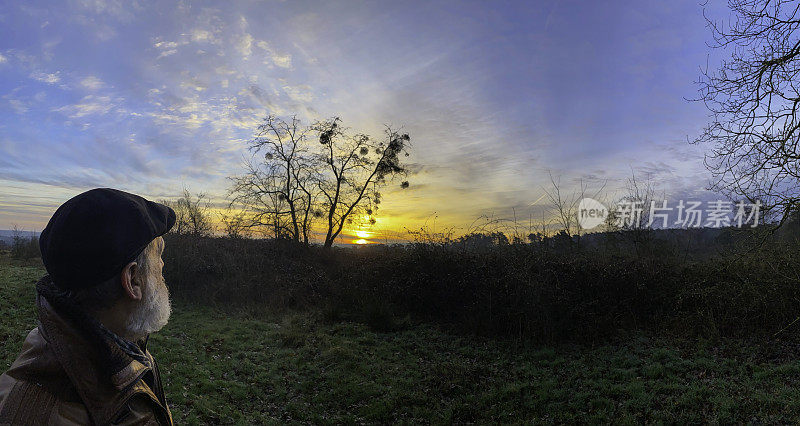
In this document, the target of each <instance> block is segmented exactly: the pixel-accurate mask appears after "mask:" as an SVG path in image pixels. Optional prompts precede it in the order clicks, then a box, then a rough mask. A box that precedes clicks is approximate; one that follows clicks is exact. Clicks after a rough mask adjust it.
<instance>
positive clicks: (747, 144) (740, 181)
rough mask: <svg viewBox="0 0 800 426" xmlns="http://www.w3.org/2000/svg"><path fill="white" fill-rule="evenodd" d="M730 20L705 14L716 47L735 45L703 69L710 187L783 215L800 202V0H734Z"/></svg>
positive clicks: (701, 82)
mask: <svg viewBox="0 0 800 426" xmlns="http://www.w3.org/2000/svg"><path fill="white" fill-rule="evenodd" d="M728 6H729V8H730V9H731V11H732V12H733V14H734V19H733V20H732V21H731V22H729V24H728V25H725V24H724V23H719V22H715V21H712V20H711V19H708V18H706V19H707V22H708V25H709V27H710V28H711V30H712V33H713V38H714V42H713V43H712V44H711V46H712V47H713V48H717V49H731V50H732V53H731V56H730V58H729V59H727V60H725V61H723V62H722V64H721V65H720V67H719V68H718V69H716V70H712V71H709V70H705V71H703V73H702V76H701V78H700V80H699V81H698V84H699V92H700V96H699V99H698V100H700V101H702V102H704V103H705V105H706V107H707V108H708V109H709V111H710V112H711V117H712V119H711V122H710V124H708V126H707V127H706V128H705V129H704V131H703V132H702V134H701V135H700V136H699V137H697V138H696V139H695V140H694V142H695V143H708V144H710V145H711V146H712V148H711V151H710V152H709V153H708V154H707V156H706V166H707V167H708V169H709V170H710V171H711V172H712V175H713V180H712V183H711V187H712V189H714V190H718V191H721V192H722V193H724V194H726V195H727V196H728V197H730V198H731V199H736V198H740V197H744V198H746V199H747V200H749V201H750V202H755V201H756V200H759V201H760V202H761V203H762V208H763V209H765V210H767V211H770V210H772V211H775V212H777V213H778V215H779V216H780V217H781V221H783V220H785V219H786V218H787V216H788V214H789V212H790V211H791V210H792V207H793V206H794V205H796V204H797V203H798V200H800V150H798V141H799V140H800V117H799V116H798V112H799V111H798V106H799V105H800V86H799V85H798V83H799V82H798V75H800V74H799V73H800V34H798V32H797V30H798V27H800V15H798V12H799V11H800V5H799V4H798V3H797V2H796V1H785V0H766V1H764V0H729V1H728Z"/></svg>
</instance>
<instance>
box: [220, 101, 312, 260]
mask: <svg viewBox="0 0 800 426" xmlns="http://www.w3.org/2000/svg"><path fill="white" fill-rule="evenodd" d="M308 135H309V129H308V128H307V127H305V126H303V125H302V124H301V123H300V120H298V119H297V117H291V118H290V119H288V120H284V119H281V118H279V117H276V116H274V115H269V116H267V117H266V118H265V119H264V122H263V123H262V124H260V125H259V126H258V129H257V131H256V136H255V138H253V139H252V140H251V141H250V144H249V147H248V148H249V150H250V151H251V153H252V154H253V155H252V157H251V158H249V159H246V160H245V164H244V166H245V170H246V171H245V173H244V174H242V175H240V176H234V177H232V178H231V180H232V182H233V185H232V187H231V189H230V192H229V195H230V197H231V203H230V206H231V207H233V206H239V207H241V208H242V209H243V210H245V211H246V212H247V214H245V215H243V216H242V217H241V218H240V219H242V221H243V222H245V225H244V226H246V227H247V228H250V229H257V230H258V229H260V230H262V231H264V230H266V231H267V232H269V233H270V234H271V235H272V236H273V237H275V238H284V237H285V238H290V239H292V240H294V241H303V242H304V243H305V244H308V238H309V229H310V226H311V206H312V203H313V195H312V193H311V192H310V191H309V190H308V188H309V187H310V185H311V180H312V179H314V178H315V175H314V172H313V170H312V168H311V167H310V166H309V162H310V156H309V154H308V146H307V145H308V143H307V142H308V141H307V137H308Z"/></svg>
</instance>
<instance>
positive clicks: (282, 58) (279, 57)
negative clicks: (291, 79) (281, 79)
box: [256, 40, 292, 69]
mask: <svg viewBox="0 0 800 426" xmlns="http://www.w3.org/2000/svg"><path fill="white" fill-rule="evenodd" d="M256 46H258V47H259V48H260V49H261V50H263V51H264V52H265V53H266V55H267V56H266V58H264V64H265V65H276V66H278V67H281V68H286V69H291V68H292V55H290V54H288V53H279V52H277V51H276V50H275V49H273V48H272V47H271V46H270V45H269V43H267V42H266V41H264V40H260V41H259V42H258V43H256Z"/></svg>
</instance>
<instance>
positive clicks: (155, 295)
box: [126, 273, 172, 339]
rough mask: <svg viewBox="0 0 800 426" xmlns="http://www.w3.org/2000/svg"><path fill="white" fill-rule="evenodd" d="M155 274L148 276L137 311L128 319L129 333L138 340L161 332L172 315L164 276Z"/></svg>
mask: <svg viewBox="0 0 800 426" xmlns="http://www.w3.org/2000/svg"><path fill="white" fill-rule="evenodd" d="M154 275H155V274H153V273H148V274H147V282H146V284H145V285H144V294H143V295H142V300H141V301H140V302H139V304H138V305H137V306H136V310H134V312H133V313H132V314H131V316H130V317H128V323H127V325H126V328H127V332H128V334H129V335H131V336H136V338H137V339H142V338H144V337H146V336H147V335H148V334H150V333H155V332H156V331H159V330H161V329H162V328H163V327H164V326H165V325H167V321H169V316H170V314H171V313H172V304H171V303H170V300H169V290H167V284H166V282H164V276H163V275H161V274H159V276H158V277H155V276H154Z"/></svg>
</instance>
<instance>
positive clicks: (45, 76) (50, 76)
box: [30, 71, 61, 84]
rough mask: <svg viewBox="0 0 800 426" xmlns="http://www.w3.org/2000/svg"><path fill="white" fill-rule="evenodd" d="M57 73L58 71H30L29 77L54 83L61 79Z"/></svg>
mask: <svg viewBox="0 0 800 426" xmlns="http://www.w3.org/2000/svg"><path fill="white" fill-rule="evenodd" d="M59 74H60V72H58V71H56V72H54V73H45V72H41V71H36V72H34V73H31V75H30V77H31V78H32V79H34V80H36V81H40V82H42V83H47V84H56V83H58V82H60V81H61V76H60V75H59Z"/></svg>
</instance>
